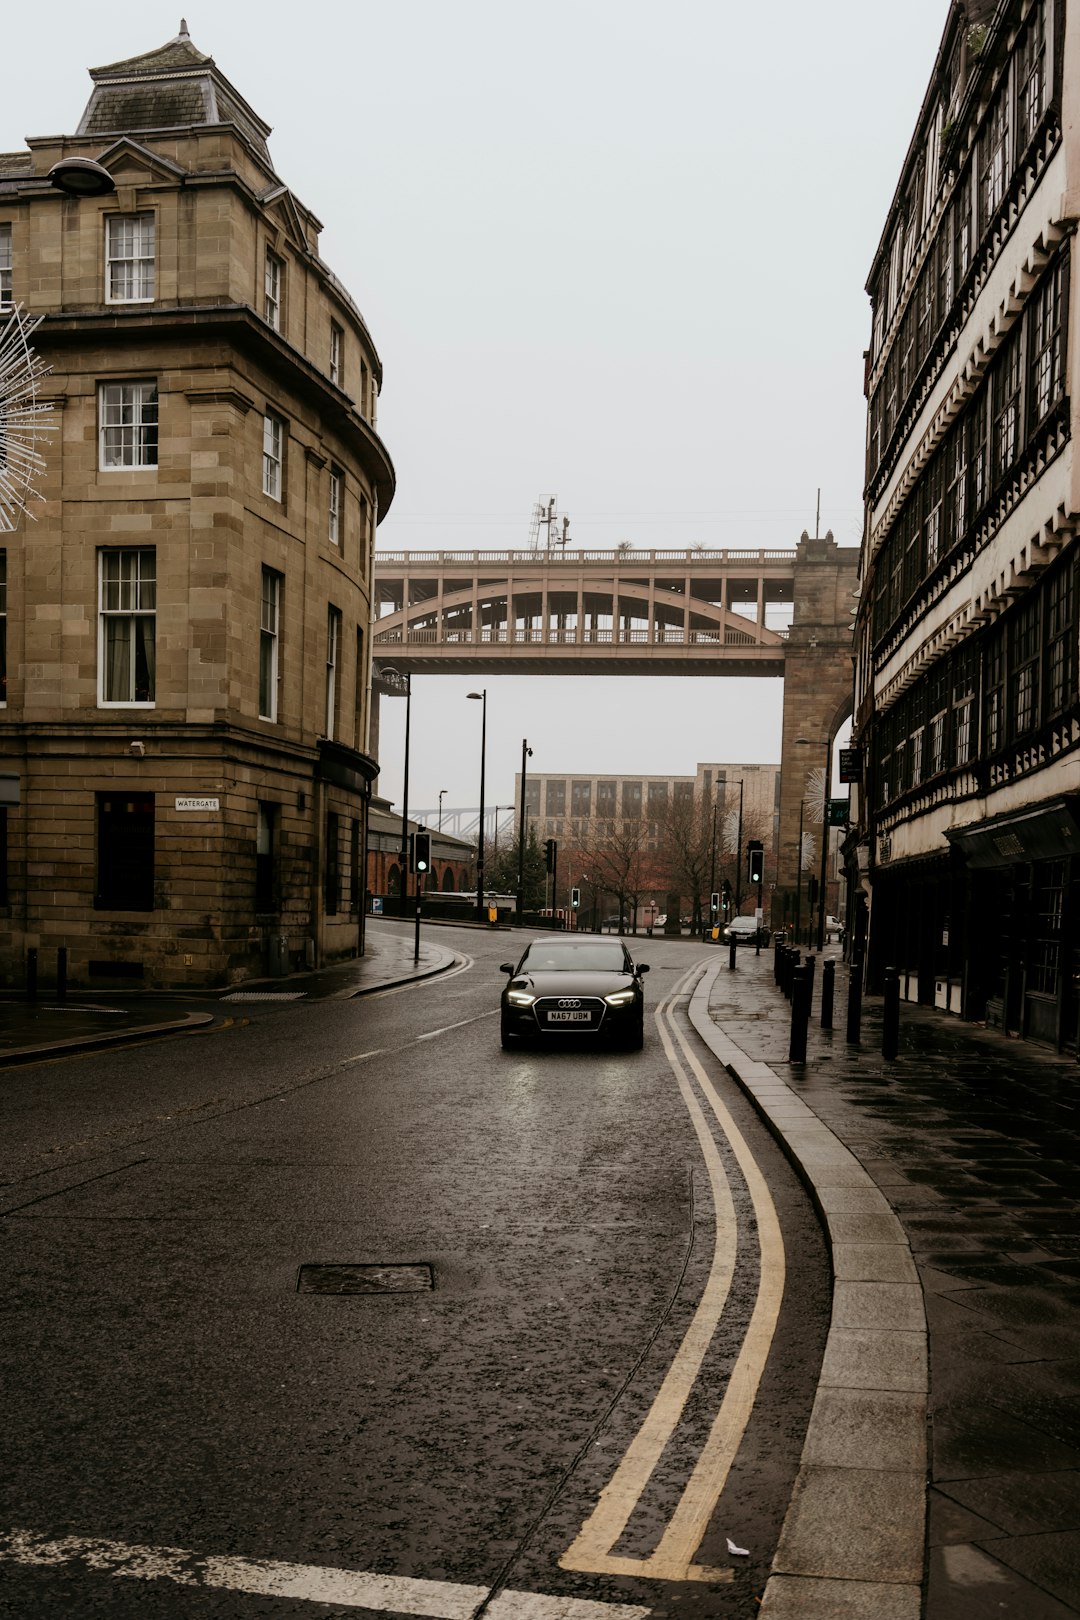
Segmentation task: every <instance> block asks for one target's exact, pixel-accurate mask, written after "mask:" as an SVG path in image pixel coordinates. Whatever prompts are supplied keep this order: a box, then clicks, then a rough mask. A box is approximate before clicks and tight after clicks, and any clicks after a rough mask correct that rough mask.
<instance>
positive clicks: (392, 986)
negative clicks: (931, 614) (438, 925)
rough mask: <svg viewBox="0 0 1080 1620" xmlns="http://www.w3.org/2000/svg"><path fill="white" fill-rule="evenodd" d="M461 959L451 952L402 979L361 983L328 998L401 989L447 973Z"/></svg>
mask: <svg viewBox="0 0 1080 1620" xmlns="http://www.w3.org/2000/svg"><path fill="white" fill-rule="evenodd" d="M461 960H462V958H461V957H460V956H458V954H457V953H456V952H450V953H448V954H447V955H446V956H445V958H444V960H443V961H441V962H436V964H435V966H434V967H427V968H424V969H423V970H422V971H421V972H419V973H406V974H403V976H402V977H401V978H400V979H384V980H383V981H382V983H381V984H368V985H361V986H360V987H359V988H358V989H356V990H339V991H338V993H337V995H336V996H330V997H328V998H327V999H328V1000H331V1001H335V1000H336V1001H355V1000H356V998H357V997H358V996H374V995H377V994H378V993H379V991H380V990H400V989H401V987H402V985H404V984H419V983H421V981H422V980H424V979H434V978H437V977H438V975H439V974H440V973H445V972H447V970H448V969H449V968H452V967H456V966H457V964H458V963H459V962H460V961H461Z"/></svg>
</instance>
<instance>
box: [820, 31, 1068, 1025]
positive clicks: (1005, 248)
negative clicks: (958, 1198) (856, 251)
mask: <svg viewBox="0 0 1080 1620" xmlns="http://www.w3.org/2000/svg"><path fill="white" fill-rule="evenodd" d="M1078 97H1080V5H1078V4H1077V0H1034V3H1032V0H1002V3H1000V4H991V3H990V0H968V3H967V4H966V5H959V4H954V5H952V6H951V7H950V8H949V12H948V18H947V22H946V26H945V33H944V36H943V38H942V41H941V46H940V49H939V51H938V56H937V60H936V62H935V65H934V69H933V74H932V76H931V80H930V85H929V88H928V90H927V92H926V97H925V99H924V101H923V105H922V110H921V112H920V115H919V119H918V123H917V125H916V128H915V131H914V133H913V136H912V140H911V145H910V147H909V149H908V154H907V157H906V159H905V162H904V166H903V170H902V172H901V175H900V180H899V184H898V186H897V188H896V193H895V196H894V198H893V202H892V206H891V208H890V210H889V213H888V217H887V219H886V222H885V229H884V233H883V235H882V238H881V243H880V246H879V248H878V251H877V254H876V256H875V258H874V262H873V266H872V269H871V273H870V281H869V286H868V290H869V293H870V298H871V303H872V336H871V346H870V350H869V352H868V355H867V372H866V376H867V394H868V400H869V423H868V437H867V490H866V529H865V538H864V545H863V559H862V593H861V597H860V602H859V610H858V618H857V629H856V649H857V666H856V689H855V700H856V712H855V731H854V738H853V741H854V743H855V745H856V747H857V748H858V749H859V750H860V751H861V756H862V762H863V775H864V780H863V785H862V788H861V790H857V793H858V802H859V805H860V811H859V826H858V838H857V842H856V845H853V847H852V851H851V853H852V859H853V871H854V874H855V876H856V877H857V880H858V881H859V883H860V885H861V888H862V892H863V896H864V899H865V901H866V902H867V903H868V906H869V972H870V982H871V984H872V985H874V986H875V987H880V985H881V982H882V971H883V969H884V967H885V966H886V964H889V965H895V966H896V967H898V968H899V969H900V972H901V979H902V992H903V993H904V994H905V995H907V996H908V997H909V998H912V999H918V1000H919V1001H921V1002H925V1003H927V1004H936V1005H938V1006H940V1007H947V1008H949V1009H950V1010H952V1011H955V1012H959V1013H961V1014H962V1015H964V1016H965V1017H967V1018H971V1019H984V1018H985V1019H986V1020H988V1021H989V1022H990V1023H992V1024H996V1025H1000V1026H1002V1027H1004V1028H1005V1029H1007V1030H1009V1031H1010V1032H1012V1033H1016V1034H1019V1035H1023V1036H1027V1037H1031V1038H1034V1039H1038V1040H1042V1041H1046V1042H1049V1043H1052V1044H1055V1045H1058V1046H1075V1045H1076V1041H1077V1025H1078V1018H1080V1000H1078V991H1080V974H1078V971H1077V968H1078V964H1080V686H1078V641H1080V547H1078V545H1077V526H1078V524H1080V461H1078V459H1077V454H1076V430H1077V411H1078V409H1080V365H1078V353H1080V342H1078V333H1077V309H1078V305H1077V286H1078V284H1080V283H1078V280H1077V263H1076V257H1077V245H1076V244H1077V236H1076V225H1077V216H1078V213H1080V120H1078V118H1077V105H1078ZM1070 315H1071V319H1070Z"/></svg>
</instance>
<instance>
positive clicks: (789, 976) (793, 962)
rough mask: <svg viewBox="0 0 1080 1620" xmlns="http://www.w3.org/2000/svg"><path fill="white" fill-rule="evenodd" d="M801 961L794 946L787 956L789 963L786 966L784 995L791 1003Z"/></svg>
mask: <svg viewBox="0 0 1080 1620" xmlns="http://www.w3.org/2000/svg"><path fill="white" fill-rule="evenodd" d="M801 961H802V957H801V955H800V953H799V952H798V951H797V950H796V948H795V946H794V945H793V946H792V947H791V949H790V951H789V952H788V954H787V961H786V963H785V964H784V994H785V996H787V998H788V1000H789V1001H790V1000H791V992H792V987H793V985H794V983H795V974H796V973H797V971H798V968H799V964H800V962H801Z"/></svg>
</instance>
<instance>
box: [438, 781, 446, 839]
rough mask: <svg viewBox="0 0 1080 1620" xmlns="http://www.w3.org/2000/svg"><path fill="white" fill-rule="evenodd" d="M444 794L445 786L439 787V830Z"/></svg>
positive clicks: (440, 828)
mask: <svg viewBox="0 0 1080 1620" xmlns="http://www.w3.org/2000/svg"><path fill="white" fill-rule="evenodd" d="M445 794H446V789H445V788H440V789H439V831H440V832H442V802H443V798H444V796H445Z"/></svg>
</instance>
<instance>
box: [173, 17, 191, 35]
mask: <svg viewBox="0 0 1080 1620" xmlns="http://www.w3.org/2000/svg"><path fill="white" fill-rule="evenodd" d="M176 37H177V39H190V38H191V35H190V34H189V33H188V31H187V18H186V17H181V19H180V32H179V33H178V34H177V36H176Z"/></svg>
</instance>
